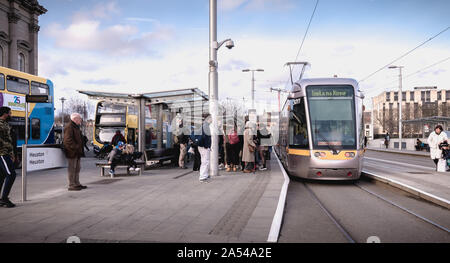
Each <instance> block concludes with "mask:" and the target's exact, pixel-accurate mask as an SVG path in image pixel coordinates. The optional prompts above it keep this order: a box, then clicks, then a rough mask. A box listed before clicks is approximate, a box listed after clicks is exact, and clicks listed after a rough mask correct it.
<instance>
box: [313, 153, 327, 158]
mask: <svg viewBox="0 0 450 263" xmlns="http://www.w3.org/2000/svg"><path fill="white" fill-rule="evenodd" d="M314 156H315V157H317V158H324V157H326V156H327V154H326V153H325V152H315V153H314Z"/></svg>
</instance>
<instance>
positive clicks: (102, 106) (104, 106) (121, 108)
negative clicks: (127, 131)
mask: <svg viewBox="0 0 450 263" xmlns="http://www.w3.org/2000/svg"><path fill="white" fill-rule="evenodd" d="M126 112H127V107H126V106H125V105H117V104H113V103H108V102H100V103H98V106H97V114H103V113H126Z"/></svg>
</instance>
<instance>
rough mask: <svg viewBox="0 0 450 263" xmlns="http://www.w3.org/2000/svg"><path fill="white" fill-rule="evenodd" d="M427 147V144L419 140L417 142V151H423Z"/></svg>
mask: <svg viewBox="0 0 450 263" xmlns="http://www.w3.org/2000/svg"><path fill="white" fill-rule="evenodd" d="M424 147H425V144H424V143H423V142H422V141H421V140H420V139H419V138H417V141H416V150H418V151H422V149H423V148H424Z"/></svg>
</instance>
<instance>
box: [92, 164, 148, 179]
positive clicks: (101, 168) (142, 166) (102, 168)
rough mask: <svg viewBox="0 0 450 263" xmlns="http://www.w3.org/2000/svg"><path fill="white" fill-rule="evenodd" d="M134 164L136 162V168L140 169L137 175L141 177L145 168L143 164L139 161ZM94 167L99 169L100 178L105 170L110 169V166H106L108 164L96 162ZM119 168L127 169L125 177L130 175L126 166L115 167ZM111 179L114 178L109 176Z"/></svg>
mask: <svg viewBox="0 0 450 263" xmlns="http://www.w3.org/2000/svg"><path fill="white" fill-rule="evenodd" d="M135 162H136V165H137V167H139V168H140V170H139V175H142V170H144V168H145V162H144V161H140V160H136V161H135ZM95 165H96V166H97V167H100V176H102V177H103V176H105V169H111V165H110V164H108V162H97V163H95ZM119 167H120V168H123V167H125V168H126V169H127V175H130V170H129V169H128V165H125V164H118V165H117V166H116V168H119ZM111 178H114V175H111Z"/></svg>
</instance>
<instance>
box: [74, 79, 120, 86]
mask: <svg viewBox="0 0 450 263" xmlns="http://www.w3.org/2000/svg"><path fill="white" fill-rule="evenodd" d="M82 82H83V83H84V84H88V85H99V86H113V85H118V84H120V81H117V80H114V79H86V80H83V81H82Z"/></svg>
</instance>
